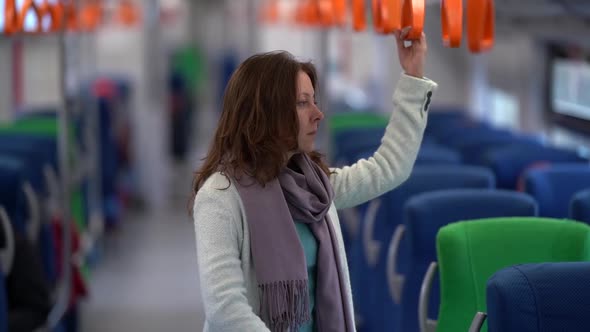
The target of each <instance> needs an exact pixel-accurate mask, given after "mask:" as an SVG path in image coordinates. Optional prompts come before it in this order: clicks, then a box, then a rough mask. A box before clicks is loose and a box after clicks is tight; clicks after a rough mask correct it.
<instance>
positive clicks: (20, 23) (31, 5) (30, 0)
mask: <svg viewBox="0 0 590 332" xmlns="http://www.w3.org/2000/svg"><path fill="white" fill-rule="evenodd" d="M31 9H33V11H34V13H35V16H37V28H36V31H35V32H38V33H40V32H43V25H42V24H41V22H42V19H43V13H42V12H41V10H40V8H39V6H37V4H36V3H35V1H34V0H25V2H23V6H22V7H21V9H20V10H19V11H18V15H17V21H16V27H17V32H24V30H25V19H26V17H27V14H28V13H29V10H31Z"/></svg>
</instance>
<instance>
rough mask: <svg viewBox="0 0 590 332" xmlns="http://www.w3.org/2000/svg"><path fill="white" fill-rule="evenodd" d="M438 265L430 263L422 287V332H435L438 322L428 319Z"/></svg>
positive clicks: (420, 310) (420, 304)
mask: <svg viewBox="0 0 590 332" xmlns="http://www.w3.org/2000/svg"><path fill="white" fill-rule="evenodd" d="M437 267H438V264H437V263H436V262H432V263H430V266H429V267H428V270H427V271H426V275H424V280H423V281H422V287H421V288H420V302H419V303H418V323H419V324H420V332H435V331H436V325H437V321H435V320H433V319H429V318H428V301H429V299H430V288H431V287H432V279H433V278H434V275H435V273H436V269H437Z"/></svg>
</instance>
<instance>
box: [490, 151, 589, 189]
mask: <svg viewBox="0 0 590 332" xmlns="http://www.w3.org/2000/svg"><path fill="white" fill-rule="evenodd" d="M585 161H586V162H587V160H586V159H584V158H582V157H580V156H578V155H577V153H576V152H574V151H569V150H562V149H557V148H552V147H545V146H536V145H530V144H529V145H526V144H525V145H522V144H516V145H510V146H505V147H501V148H498V149H494V150H492V151H489V152H488V153H487V155H486V156H484V157H483V158H482V164H483V165H484V166H488V167H490V168H491V169H492V170H493V171H494V174H495V175H496V179H497V185H498V188H503V189H515V188H516V184H517V181H518V177H519V176H520V174H521V173H522V171H524V170H525V169H526V168H527V167H528V166H529V165H531V164H534V163H538V162H548V163H563V162H585Z"/></svg>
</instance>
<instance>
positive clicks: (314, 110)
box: [297, 71, 324, 152]
mask: <svg viewBox="0 0 590 332" xmlns="http://www.w3.org/2000/svg"><path fill="white" fill-rule="evenodd" d="M297 116H298V117H299V134H298V136H297V143H298V147H299V151H300V152H312V151H313V150H314V143H315V135H316V133H317V131H318V126H319V124H320V121H321V120H322V119H323V118H324V114H323V113H322V112H321V111H320V109H319V108H318V107H317V105H316V102H315V92H314V89H313V85H312V84H311V79H310V78H309V76H308V75H307V74H306V73H305V72H303V71H300V72H299V75H298V77H297Z"/></svg>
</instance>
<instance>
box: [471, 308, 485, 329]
mask: <svg viewBox="0 0 590 332" xmlns="http://www.w3.org/2000/svg"><path fill="white" fill-rule="evenodd" d="M487 317H488V315H486V314H485V313H483V312H478V313H476V314H475V317H473V321H471V326H470V327H469V332H479V331H481V327H482V326H483V323H484V322H485V321H486V318H487Z"/></svg>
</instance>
